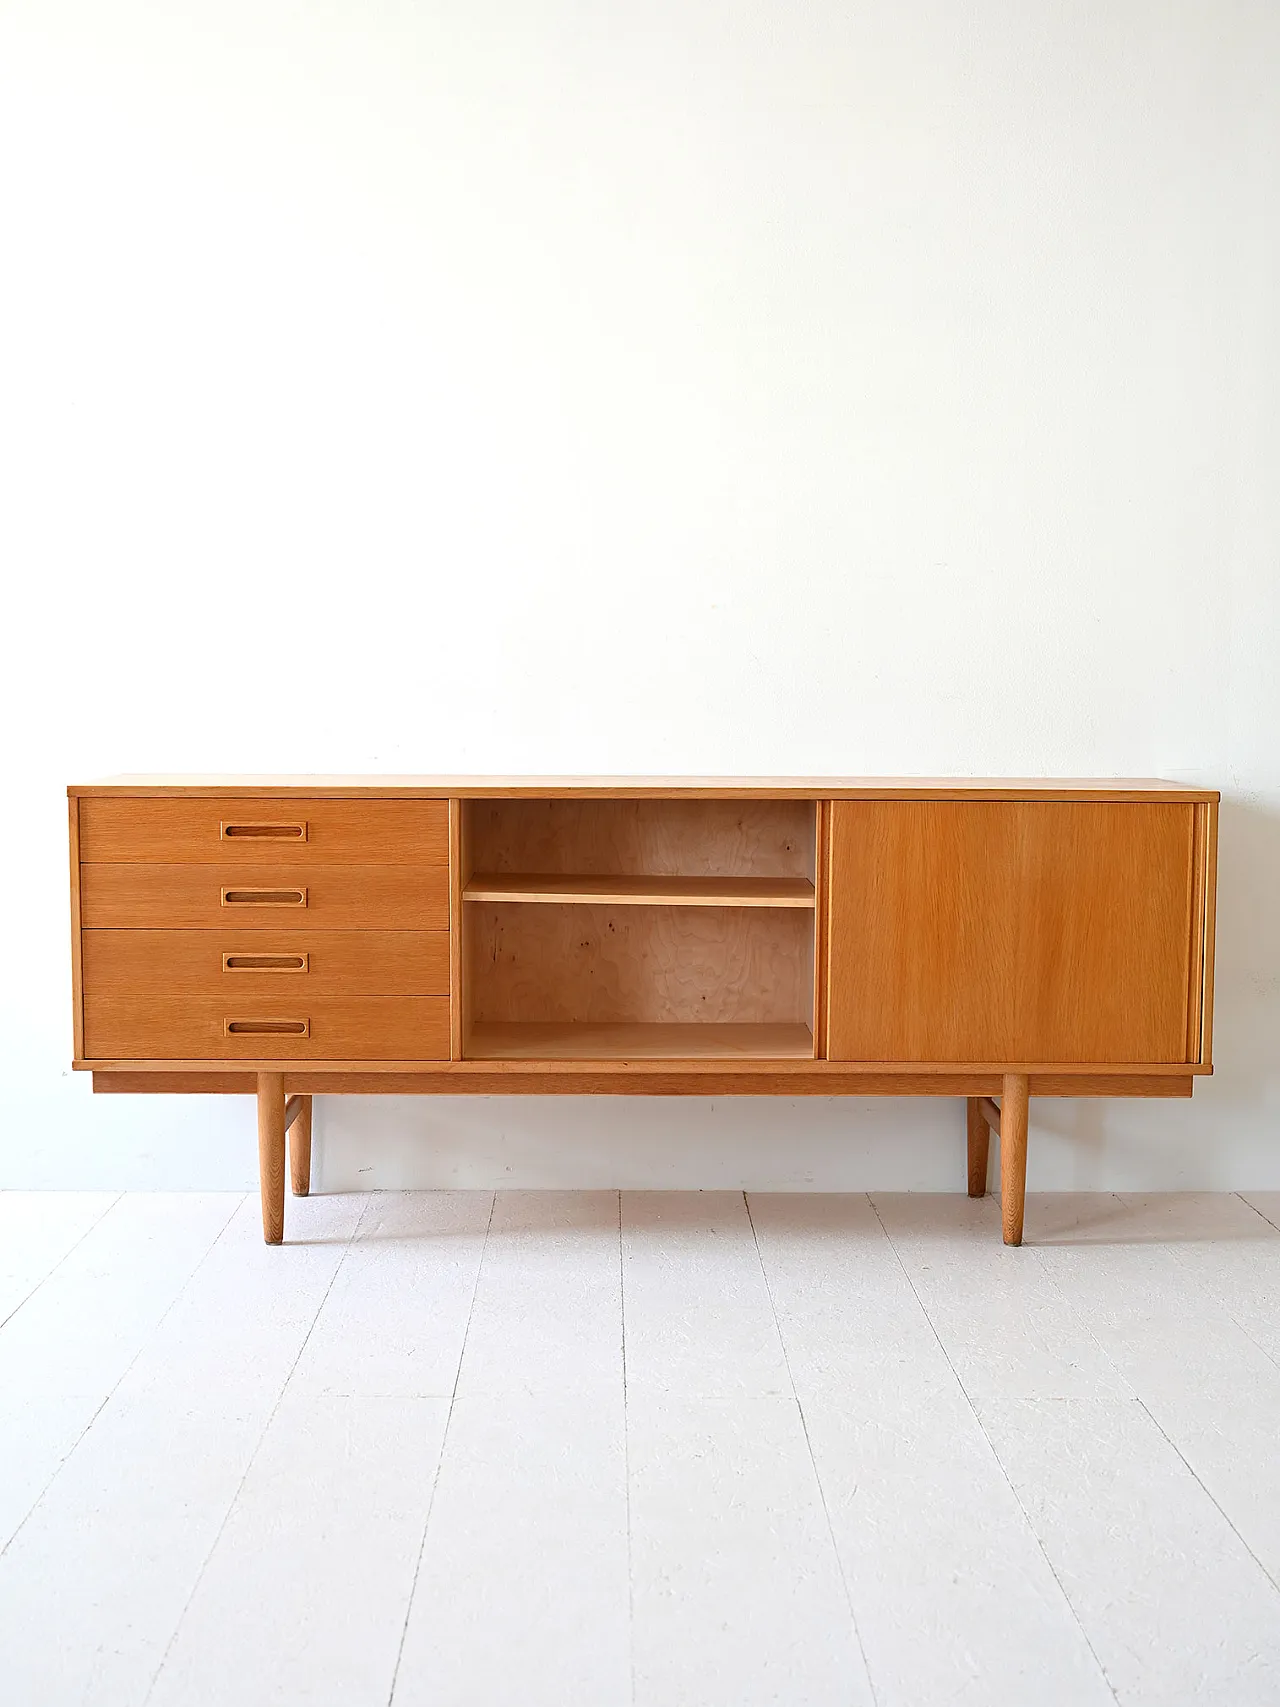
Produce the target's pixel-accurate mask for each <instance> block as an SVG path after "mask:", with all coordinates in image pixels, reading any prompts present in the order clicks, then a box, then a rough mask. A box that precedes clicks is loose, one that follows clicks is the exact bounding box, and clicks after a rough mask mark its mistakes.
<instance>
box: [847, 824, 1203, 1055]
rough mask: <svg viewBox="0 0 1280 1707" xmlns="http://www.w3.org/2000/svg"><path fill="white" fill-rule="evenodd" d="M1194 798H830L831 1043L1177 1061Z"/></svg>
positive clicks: (906, 1050)
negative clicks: (1176, 801) (1182, 801)
mask: <svg viewBox="0 0 1280 1707" xmlns="http://www.w3.org/2000/svg"><path fill="white" fill-rule="evenodd" d="M1194 811H1195V808H1194V806H1192V805H1187V806H1180V805H1164V804H1154V805H1153V804H1149V803H1146V802H1127V801H1126V802H1116V803H1092V802H1091V803H1074V802H1029V801H1008V802H967V801H966V802H958V801H870V802H861V801H858V802H837V803H835V805H834V806H833V827H832V851H831V875H830V885H831V895H830V903H829V904H830V909H831V928H830V935H831V972H830V1014H829V1021H828V1025H829V1034H830V1051H829V1053H830V1055H831V1058H832V1059H840V1060H871V1061H926V1060H928V1061H957V1062H961V1061H1000V1060H1009V1061H1012V1060H1032V1061H1060V1062H1071V1061H1081V1062H1150V1063H1153V1064H1155V1063H1160V1062H1179V1061H1184V1060H1186V1059H1187V992H1188V987H1189V977H1190V955H1191V940H1192V869H1193V859H1192V842H1193V836H1194Z"/></svg>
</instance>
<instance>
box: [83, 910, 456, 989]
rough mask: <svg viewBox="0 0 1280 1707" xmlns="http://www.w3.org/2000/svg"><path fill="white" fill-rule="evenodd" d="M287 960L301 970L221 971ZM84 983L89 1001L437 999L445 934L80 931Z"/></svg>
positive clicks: (445, 965) (445, 978) (443, 983)
mask: <svg viewBox="0 0 1280 1707" xmlns="http://www.w3.org/2000/svg"><path fill="white" fill-rule="evenodd" d="M289 956H292V957H293V958H294V959H295V960H297V959H301V960H303V961H304V962H305V965H306V970H305V971H302V972H291V971H275V972H273V971H255V970H251V969H250V970H224V964H225V961H226V960H227V958H228V957H230V958H231V959H232V960H233V961H236V962H242V963H246V964H247V965H248V966H249V967H252V964H253V962H254V961H255V960H262V959H268V960H269V959H272V958H280V959H286V958H288V957H289ZM84 979H85V983H86V984H87V986H88V987H89V988H90V989H91V990H92V991H93V992H94V994H95V996H96V995H108V994H111V995H128V994H132V995H139V996H141V995H147V996H201V995H205V996H218V997H224V998H226V999H227V1000H230V1001H235V1002H244V1001H247V1000H249V999H250V998H254V999H256V998H258V997H264V998H266V999H267V1000H269V1001H272V1002H280V1001H295V1000H298V1001H304V1000H306V999H307V998H309V997H310V996H312V995H317V996H337V995H353V996H444V995H447V994H448V993H449V936H448V933H447V932H446V931H309V930H306V929H302V928H299V929H297V930H287V931H281V930H276V931H266V930H257V929H255V930H252V931H248V932H245V933H243V934H239V933H237V932H236V931H234V930H233V929H231V928H229V927H227V928H224V929H222V930H216V931H214V930H209V931H193V930H184V931H162V930H143V931H139V930H87V931H85V932H84Z"/></svg>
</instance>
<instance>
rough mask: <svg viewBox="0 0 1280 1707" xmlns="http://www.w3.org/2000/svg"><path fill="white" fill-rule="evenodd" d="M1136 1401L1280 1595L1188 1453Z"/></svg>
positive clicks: (1145, 1405)
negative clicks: (1199, 1473)
mask: <svg viewBox="0 0 1280 1707" xmlns="http://www.w3.org/2000/svg"><path fill="white" fill-rule="evenodd" d="M1135 1400H1136V1403H1138V1404H1139V1405H1141V1407H1142V1409H1143V1410H1144V1411H1145V1412H1146V1414H1147V1416H1148V1417H1149V1418H1150V1419H1151V1422H1152V1424H1153V1425H1154V1427H1155V1428H1156V1430H1157V1431H1158V1433H1159V1435H1160V1438H1161V1439H1162V1440H1163V1441H1165V1442H1167V1444H1168V1445H1169V1447H1170V1448H1171V1449H1172V1450H1173V1451H1174V1452H1175V1453H1176V1454H1177V1456H1178V1462H1179V1463H1180V1464H1182V1465H1184V1466H1185V1467H1186V1471H1187V1474H1188V1475H1189V1476H1190V1477H1191V1479H1192V1481H1193V1482H1194V1483H1195V1484H1196V1486H1197V1487H1198V1488H1199V1489H1200V1491H1201V1492H1202V1493H1203V1494H1204V1496H1205V1498H1206V1499H1207V1500H1209V1501H1210V1503H1211V1504H1212V1505H1213V1508H1214V1510H1215V1511H1216V1512H1218V1513H1219V1515H1220V1516H1221V1518H1222V1521H1223V1522H1224V1523H1225V1524H1226V1526H1227V1528H1228V1529H1229V1530H1230V1531H1231V1533H1232V1534H1233V1535H1234V1536H1235V1538H1236V1540H1237V1541H1238V1542H1239V1543H1240V1545H1241V1546H1242V1547H1243V1548H1244V1550H1245V1552H1246V1553H1247V1554H1248V1555H1249V1557H1250V1558H1251V1559H1252V1560H1253V1562H1254V1564H1255V1565H1256V1566H1257V1567H1258V1569H1259V1570H1260V1571H1261V1572H1262V1574H1263V1576H1264V1577H1265V1578H1266V1579H1267V1581H1268V1582H1269V1583H1270V1584H1271V1586H1272V1588H1273V1589H1275V1591H1276V1593H1277V1594H1278V1595H1280V1582H1277V1581H1276V1579H1275V1577H1274V1576H1272V1574H1271V1572H1270V1571H1269V1570H1268V1569H1267V1567H1266V1566H1265V1565H1264V1564H1263V1562H1262V1560H1261V1559H1260V1558H1259V1557H1258V1555H1257V1554H1256V1553H1255V1552H1254V1550H1253V1548H1252V1547H1251V1546H1250V1545H1249V1543H1248V1542H1247V1541H1246V1540H1245V1538H1244V1536H1243V1535H1241V1533H1240V1531H1239V1530H1238V1529H1237V1528H1236V1526H1235V1524H1234V1523H1233V1522H1232V1521H1231V1518H1230V1516H1229V1515H1228V1513H1227V1512H1226V1511H1224V1510H1223V1508H1222V1506H1221V1505H1220V1504H1219V1503H1218V1501H1217V1500H1216V1499H1215V1498H1214V1495H1213V1492H1212V1490H1211V1489H1210V1488H1209V1487H1207V1486H1206V1485H1205V1483H1204V1482H1202V1481H1201V1480H1200V1477H1199V1475H1198V1474H1197V1473H1196V1468H1195V1466H1194V1465H1193V1464H1192V1462H1191V1460H1190V1459H1189V1458H1188V1457H1187V1455H1186V1453H1185V1452H1183V1450H1182V1448H1181V1447H1180V1446H1179V1445H1178V1443H1177V1441H1176V1440H1175V1439H1174V1438H1173V1436H1172V1435H1171V1434H1170V1433H1169V1432H1168V1430H1167V1429H1166V1428H1165V1427H1164V1425H1163V1423H1162V1422H1161V1421H1160V1419H1159V1417H1158V1416H1157V1415H1156V1414H1155V1412H1154V1411H1153V1410H1152V1409H1151V1407H1150V1405H1148V1403H1147V1401H1146V1400H1145V1399H1144V1398H1142V1397H1141V1395H1140V1394H1135Z"/></svg>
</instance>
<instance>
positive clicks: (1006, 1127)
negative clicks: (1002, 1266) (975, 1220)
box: [1000, 1073, 1029, 1245]
mask: <svg viewBox="0 0 1280 1707" xmlns="http://www.w3.org/2000/svg"><path fill="white" fill-rule="evenodd" d="M1028 1090H1029V1083H1028V1080H1027V1075H1026V1074H1025V1073H1006V1074H1005V1076H1004V1095H1003V1096H1002V1097H1001V1098H1000V1219H1001V1221H1002V1223H1003V1224H1004V1242H1005V1244H1006V1245H1020V1244H1021V1243H1022V1212H1023V1208H1024V1206H1025V1204H1026V1200H1027V1093H1028Z"/></svg>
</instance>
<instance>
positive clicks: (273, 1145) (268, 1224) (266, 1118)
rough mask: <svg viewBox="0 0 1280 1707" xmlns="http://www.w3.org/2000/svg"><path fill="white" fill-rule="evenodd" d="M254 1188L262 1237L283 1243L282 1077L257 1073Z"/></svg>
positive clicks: (273, 1243) (274, 1074)
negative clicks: (258, 1200) (258, 1195)
mask: <svg viewBox="0 0 1280 1707" xmlns="http://www.w3.org/2000/svg"><path fill="white" fill-rule="evenodd" d="M258 1186H259V1189H260V1191H261V1192H262V1236H263V1238H264V1239H265V1240H266V1241H267V1243H268V1244H269V1245H279V1244H282V1243H283V1242H284V1076H283V1074H281V1073H259V1074H258Z"/></svg>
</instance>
